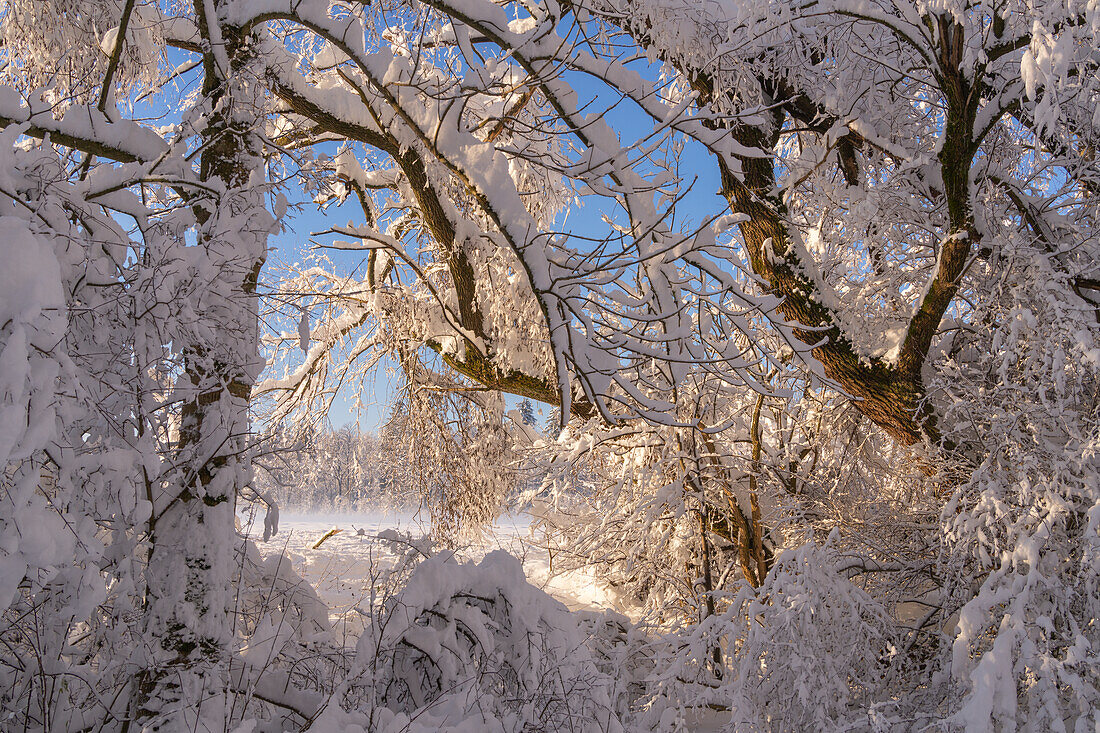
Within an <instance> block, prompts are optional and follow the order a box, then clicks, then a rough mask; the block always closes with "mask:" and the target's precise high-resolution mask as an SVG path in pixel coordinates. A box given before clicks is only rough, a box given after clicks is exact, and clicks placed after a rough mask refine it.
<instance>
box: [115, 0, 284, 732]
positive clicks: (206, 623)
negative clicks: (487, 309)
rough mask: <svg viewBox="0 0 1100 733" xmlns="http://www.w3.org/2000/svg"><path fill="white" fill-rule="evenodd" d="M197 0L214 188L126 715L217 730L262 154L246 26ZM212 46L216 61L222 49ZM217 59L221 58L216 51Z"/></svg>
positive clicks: (196, 266) (251, 373) (262, 252)
mask: <svg viewBox="0 0 1100 733" xmlns="http://www.w3.org/2000/svg"><path fill="white" fill-rule="evenodd" d="M218 5H219V2H218V0H215V1H214V2H213V3H212V4H210V3H201V2H199V3H196V11H197V16H198V19H199V26H200V32H201V34H202V36H203V38H204V39H206V41H207V45H206V47H207V48H217V49H218V50H219V51H221V50H224V56H222V55H221V54H220V53H218V54H215V53H213V52H210V53H207V54H206V56H205V59H204V71H205V82H204V90H203V91H204V92H205V95H206V99H207V100H208V104H209V105H210V113H209V115H208V120H209V123H208V126H207V127H206V129H205V130H204V131H203V133H202V135H203V139H204V149H203V154H202V158H201V162H200V172H201V176H202V179H203V180H204V181H207V182H209V183H210V184H211V187H212V188H213V189H215V190H219V191H220V192H221V193H220V195H218V197H217V199H216V200H213V201H210V200H207V201H203V202H196V206H195V213H196V219H197V221H198V224H199V234H198V242H197V243H196V245H195V246H194V247H193V248H190V247H189V248H187V250H186V251H188V252H189V253H190V257H191V259H189V260H188V262H189V264H190V265H191V268H190V272H191V274H192V275H193V277H194V278H195V280H196V283H197V284H196V287H195V291H194V294H193V300H192V302H191V303H190V304H189V305H190V306H191V307H192V308H193V309H194V313H195V317H196V321H197V322H196V323H195V327H194V328H193V330H192V331H191V333H190V334H189V336H190V337H191V339H192V340H191V342H190V343H188V344H186V345H185V347H184V354H185V359H186V362H185V367H184V369H185V372H184V375H183V377H182V378H181V381H180V383H179V384H178V385H177V389H179V391H180V392H181V393H183V394H184V395H185V397H184V401H183V403H182V407H181V415H180V433H179V443H178V465H179V466H180V467H181V469H180V471H179V473H178V474H177V476H178V478H177V480H176V481H174V482H172V483H171V484H170V485H169V487H168V489H167V491H168V495H166V496H164V497H162V499H161V501H160V502H158V506H157V509H158V511H157V513H155V514H154V519H153V520H152V521H151V547H152V549H151V554H150V557H149V564H148V569H147V575H148V585H147V600H146V603H147V608H146V613H147V618H146V631H147V638H149V639H150V640H153V639H155V640H156V641H155V643H153V648H152V649H151V650H150V659H149V660H148V663H147V666H146V670H145V672H144V673H143V674H142V675H141V678H140V679H139V684H138V700H137V706H136V711H137V718H138V722H139V723H140V724H141V725H142V726H143V728H145V729H148V730H172V731H175V730H181V731H182V730H188V731H196V730H198V731H203V730H212V731H213V730H217V731H222V730H223V728H224V726H225V721H226V715H227V713H228V706H227V702H228V701H227V697H226V689H227V680H228V677H227V675H228V662H229V652H230V644H231V641H232V628H233V624H232V622H231V617H230V613H231V608H232V603H233V596H232V593H231V592H230V580H231V577H232V546H233V541H234V521H233V516H234V501H235V498H236V495H237V491H238V489H239V488H240V487H241V485H242V484H243V483H244V482H246V481H248V480H249V478H250V468H249V463H248V456H247V449H248V436H249V427H250V426H249V414H248V407H249V397H250V394H251V390H252V385H253V384H254V382H255V379H256V377H257V376H258V375H259V371H260V369H261V368H262V360H261V359H260V357H259V353H258V307H257V294H256V286H257V281H258V278H259V273H260V269H261V267H262V266H263V262H264V258H265V256H266V247H267V244H266V240H267V235H268V233H269V232H270V231H271V229H272V219H271V217H270V215H269V214H267V212H266V211H265V210H264V208H263V198H262V194H261V193H259V192H258V191H256V190H250V189H249V186H250V184H252V183H253V181H252V180H251V179H252V174H253V172H254V171H256V170H258V169H259V167H260V166H261V165H262V164H261V157H260V155H261V150H260V143H259V138H258V136H257V129H258V126H259V125H260V124H261V123H262V120H263V117H262V112H261V110H262V102H261V100H259V99H258V98H255V97H254V96H253V95H254V94H255V93H256V91H257V90H258V84H257V83H256V81H257V80H255V79H251V80H249V82H244V81H242V79H241V78H240V77H242V76H246V75H247V67H248V65H249V62H250V53H249V49H248V44H247V39H246V38H244V37H242V36H241V35H240V34H239V33H237V32H236V31H235V30H234V29H232V28H226V27H221V28H219V27H218V26H217V21H216V19H215V18H210V17H207V15H206V12H205V9H206V8H210V7H212V8H214V9H215V11H216V9H217V7H218ZM219 58H220V59H221V62H219ZM225 59H228V61H229V68H225V66H224V60H225Z"/></svg>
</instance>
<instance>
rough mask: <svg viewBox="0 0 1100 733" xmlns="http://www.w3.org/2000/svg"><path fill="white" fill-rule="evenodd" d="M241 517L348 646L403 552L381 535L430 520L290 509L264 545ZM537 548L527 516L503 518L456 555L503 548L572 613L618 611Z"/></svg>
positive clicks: (408, 530)
mask: <svg viewBox="0 0 1100 733" xmlns="http://www.w3.org/2000/svg"><path fill="white" fill-rule="evenodd" d="M240 519H241V523H242V528H243V529H245V530H246V532H247V533H248V535H249V536H250V537H252V538H253V539H254V540H256V546H257V547H258V548H259V550H260V554H261V555H263V557H264V558H265V559H266V558H268V557H270V556H272V555H278V554H279V553H285V554H286V556H287V557H288V558H290V561H291V562H292V563H293V566H294V571H295V572H296V573H298V575H300V576H301V577H302V578H303V579H305V580H306V581H308V582H309V583H310V584H312V585H313V587H314V588H315V589H316V590H317V594H318V595H319V596H320V597H321V600H322V601H324V602H325V603H326V604H327V605H328V607H329V609H330V614H331V617H330V620H331V621H332V624H333V629H334V630H335V631H336V632H337V634H338V635H343V637H344V639H345V643H348V644H353V643H354V641H355V638H357V637H358V635H359V633H360V632H361V630H362V623H361V621H360V619H361V616H360V614H359V613H358V612H357V611H356V608H357V607H364V606H365V605H368V604H369V603H370V598H371V593H372V591H376V592H377V590H378V585H379V576H380V575H382V574H383V573H384V571H386V570H389V569H392V568H393V567H394V565H395V563H396V562H397V560H398V553H399V552H400V550H401V546H400V544H397V545H395V543H394V542H392V541H388V540H386V539H384V538H379V534H383V533H385V535H389V536H392V534H391V533H392V532H393V531H396V532H399V533H402V534H408V535H410V536H411V537H413V538H419V537H421V536H423V535H424V534H425V533H426V532H427V518H426V517H423V516H419V515H416V514H382V513H362V512H348V513H339V514H313V513H295V512H285V513H283V514H282V515H281V516H280V519H279V531H278V533H277V534H276V535H275V536H274V537H272V538H271V539H270V540H268V541H267V542H264V541H263V540H262V536H263V516H262V514H261V515H260V516H258V517H252V518H251V520H250V518H249V516H248V515H242V516H241V518H240ZM334 528H335V529H339V530H340V532H338V533H336V534H334V535H332V536H330V537H329V538H328V539H326V540H325V541H324V542H323V543H322V544H321V546H320V547H318V548H316V549H314V547H313V546H314V545H315V544H316V543H317V541H318V540H320V539H321V538H322V537H324V536H325V534H326V533H327V532H329V531H330V530H332V529H334ZM538 545H539V542H538V537H537V534H536V533H532V531H531V525H530V517H529V516H527V515H504V516H502V517H500V518H499V519H498V520H497V522H496V523H495V524H494V525H493V526H492V527H491V528H489V529H488V530H487V531H486V532H485V533H484V536H483V537H482V539H481V540H480V541H478V542H476V543H473V544H471V545H469V546H466V547H463V548H460V549H459V550H458V551H457V553H456V554H457V555H459V556H460V557H462V558H468V559H470V560H475V561H476V560H480V559H481V558H482V557H484V556H485V554H486V553H488V552H490V551H492V550H497V549H502V550H505V551H507V552H509V553H510V554H512V555H514V556H516V557H518V558H520V560H521V561H522V562H523V567H524V572H525V573H526V575H527V579H528V581H529V582H531V583H532V584H534V585H535V586H537V587H539V588H542V589H543V590H545V591H546V592H547V593H549V594H551V595H552V596H554V597H555V598H557V599H558V600H560V601H561V602H562V603H564V604H565V605H566V606H568V607H569V608H570V609H573V610H576V609H579V608H588V609H613V610H620V609H618V608H616V607H615V604H614V602H613V601H612V597H611V595H610V594H608V593H607V592H606V591H605V590H603V589H602V588H601V587H600V586H599V584H598V583H597V582H596V581H595V579H594V578H592V577H591V576H589V575H586V574H582V573H577V572H572V573H568V574H560V573H559V574H551V572H550V559H549V555H548V553H547V551H546V550H545V549H544V548H540V547H539V546H538Z"/></svg>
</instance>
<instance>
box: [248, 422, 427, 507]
mask: <svg viewBox="0 0 1100 733" xmlns="http://www.w3.org/2000/svg"><path fill="white" fill-rule="evenodd" d="M269 448H270V452H268V453H267V455H268V459H267V460H264V461H263V462H262V463H263V468H262V469H261V470H257V472H256V477H255V479H254V484H255V488H256V489H257V490H258V491H260V492H261V493H263V494H264V495H265V496H267V497H268V498H269V499H271V500H272V501H274V502H275V503H276V504H277V505H278V506H279V507H280V508H281V509H283V510H286V509H296V510H302V511H379V510H403V509H411V508H414V507H415V506H417V504H418V502H419V499H418V497H417V496H416V495H415V494H414V492H413V489H412V484H411V482H410V481H409V478H408V462H407V459H406V457H405V452H404V451H402V450H400V449H399V446H397V445H396V444H395V443H394V442H392V441H388V440H386V435H385V433H383V435H377V434H375V433H371V432H361V431H360V430H359V429H358V427H357V426H355V425H346V426H344V427H342V428H339V429H330V428H318V429H316V430H314V431H312V432H307V433H306V434H305V435H304V436H300V437H296V438H293V439H292V438H290V437H285V436H280V435H277V436H276V437H275V438H273V439H272V445H271V446H269Z"/></svg>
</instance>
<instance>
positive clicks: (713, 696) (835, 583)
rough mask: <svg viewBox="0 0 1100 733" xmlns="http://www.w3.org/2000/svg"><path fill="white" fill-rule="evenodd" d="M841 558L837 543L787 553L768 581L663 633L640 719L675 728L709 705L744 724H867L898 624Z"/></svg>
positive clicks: (808, 727)
mask: <svg viewBox="0 0 1100 733" xmlns="http://www.w3.org/2000/svg"><path fill="white" fill-rule="evenodd" d="M837 560H838V558H837V555H836V553H835V551H834V550H833V549H832V547H831V546H830V543H826V544H825V545H824V546H821V545H817V544H814V543H806V544H804V545H802V546H801V547H799V548H797V549H791V550H785V551H783V552H782V553H780V554H779V556H778V557H777V558H776V562H775V565H774V566H773V567H772V569H771V571H770V572H769V574H768V576H767V578H766V580H765V582H764V584H763V585H761V586H760V587H758V588H753V587H751V586H749V585H748V584H742V586H741V589H740V591H738V592H737V593H734V594H728V595H725V596H724V597H723V598H722V603H723V606H724V607H723V610H722V611H721V612H720V613H717V614H715V615H713V616H710V617H709V618H707V619H705V620H704V621H703V622H701V623H698V624H686V625H684V626H682V627H681V628H680V629H678V630H670V631H669V632H667V633H666V634H664V635H663V636H661V637H659V638H655V639H654V640H653V643H652V644H651V651H650V653H651V654H653V655H654V661H653V672H652V674H651V675H650V676H649V678H648V680H647V681H648V685H649V689H648V700H647V703H646V705H645V706H644V707H643V708H641V709H640V710H639V713H638V715H637V718H636V722H637V723H638V725H640V726H643V727H644V728H645V729H653V730H667V729H668V728H669V726H673V725H676V724H677V722H678V721H679V723H680V724H683V721H684V719H685V718H684V716H685V714H686V713H687V712H688V711H690V710H692V709H694V710H702V709H708V708H709V709H717V710H721V711H723V712H722V714H721V716H720V717H721V718H722V719H723V721H724V722H725V723H727V724H728V725H729V726H731V727H732V728H736V729H737V730H747V731H754V730H762V731H788V730H790V731H826V730H837V729H844V728H846V727H851V726H853V725H855V726H856V727H858V726H859V725H860V724H861V723H862V724H865V723H866V714H865V713H864V712H861V707H860V706H861V705H866V704H868V702H869V701H871V700H873V699H875V698H874V697H873V695H874V693H875V692H877V691H878V690H879V689H880V687H881V685H882V682H883V680H884V676H885V675H884V673H885V671H886V668H887V665H886V661H887V657H888V655H889V653H890V649H891V647H890V642H891V637H890V633H891V632H890V629H891V620H890V618H889V616H888V614H887V613H886V611H885V609H883V607H882V605H881V604H880V603H879V602H878V601H876V600H875V599H874V598H872V597H871V596H870V595H869V594H867V593H866V592H864V591H863V590H862V589H860V588H859V587H857V586H856V585H854V584H853V583H852V582H850V581H849V580H847V579H846V578H845V577H844V576H843V575H842V574H840V573H838V572H837V570H836V567H837ZM716 655H717V656H718V658H719V659H720V660H721V664H715V656H716Z"/></svg>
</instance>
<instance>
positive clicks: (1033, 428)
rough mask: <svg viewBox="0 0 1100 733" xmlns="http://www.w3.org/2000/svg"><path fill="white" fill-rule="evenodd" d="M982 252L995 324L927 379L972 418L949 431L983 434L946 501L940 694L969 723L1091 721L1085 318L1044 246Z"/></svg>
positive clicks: (1096, 557)
mask: <svg viewBox="0 0 1100 733" xmlns="http://www.w3.org/2000/svg"><path fill="white" fill-rule="evenodd" d="M1067 257H1068V255H1067ZM994 264H995V265H996V267H991V268H990V272H989V278H990V281H991V286H990V289H991V291H992V292H991V296H992V297H990V298H989V300H988V301H987V302H986V304H985V307H984V308H983V309H982V312H980V313H979V314H978V316H979V317H980V318H981V319H982V320H984V321H988V322H991V323H998V324H999V326H998V328H996V329H993V330H991V331H990V332H989V333H988V335H980V336H979V335H969V334H965V333H960V334H959V336H958V337H957V339H956V340H955V342H954V343H953V344H951V347H952V349H951V358H950V359H949V360H948V361H947V363H946V365H945V366H944V374H943V378H942V381H941V383H940V384H941V388H942V389H943V390H944V391H945V392H946V393H948V394H951V395H953V396H954V397H955V399H954V400H953V401H952V403H951V407H950V409H949V415H950V416H951V417H952V418H954V419H955V421H956V424H958V425H960V426H964V427H965V428H966V430H967V431H973V432H970V433H969V434H968V433H967V432H964V429H963V428H962V427H960V429H959V430H958V436H959V438H960V439H965V440H967V441H970V442H971V444H973V443H974V442H975V441H976V439H980V440H981V442H982V443H983V444H984V448H985V453H984V456H983V457H982V458H981V460H980V463H979V465H978V466H977V468H976V470H974V471H973V474H972V476H971V477H970V479H969V480H968V481H965V482H962V483H961V484H960V485H959V486H958V487H957V488H956V489H955V491H954V494H953V496H951V498H950V501H949V502H948V503H947V504H946V506H945V509H944V512H943V525H944V539H945V554H944V559H943V563H942V564H943V569H942V572H943V574H944V576H945V578H946V580H947V582H946V597H945V600H944V606H945V611H946V612H948V613H952V614H953V616H952V617H951V618H950V619H949V620H948V624H947V631H948V632H949V633H950V635H951V637H950V638H948V639H946V640H945V643H944V644H943V649H942V652H941V654H942V664H943V666H944V667H948V668H949V669H950V671H951V677H952V687H951V688H950V689H949V690H947V691H943V690H941V691H940V694H941V695H942V696H943V697H942V698H941V702H940V704H944V703H945V707H944V708H943V711H942V712H943V714H944V717H946V718H947V720H948V725H950V726H956V727H958V728H960V729H966V730H970V731H994V730H1010V729H1016V730H1029V731H1032V730H1034V731H1039V730H1071V731H1073V730H1076V731H1082V730H1090V731H1091V730H1093V729H1094V728H1095V727H1096V726H1097V725H1100V717H1098V716H1100V712H1098V711H1100V672H1098V670H1100V627H1098V625H1097V624H1098V622H1097V619H1098V618H1100V417H1098V416H1100V402H1098V394H1100V340H1098V338H1097V324H1096V321H1095V316H1094V313H1093V312H1090V311H1089V310H1087V309H1083V308H1082V307H1081V305H1080V301H1079V300H1078V299H1077V298H1076V297H1075V295H1074V294H1073V293H1072V292H1071V291H1070V288H1069V287H1067V285H1066V282H1065V274H1064V272H1060V271H1059V268H1058V266H1057V264H1056V263H1055V262H1052V260H1051V258H1049V257H1048V256H1047V255H1046V254H1045V253H1042V252H1039V251H1037V250H1035V249H1033V248H1031V247H1027V246H1020V245H1019V244H1017V243H1005V244H1004V245H1002V250H1001V252H1000V258H999V260H998V261H997V262H995V263H994ZM1062 266H1063V267H1065V266H1066V263H1062ZM1068 266H1069V267H1071V268H1072V267H1074V264H1073V263H1072V262H1070V263H1069V264H1068ZM1078 266H1080V265H1078ZM1085 266H1090V265H1088V264H1087V263H1086V264H1085ZM963 393H965V394H966V395H968V396H969V400H968V401H964V400H963V399H962V396H963ZM954 614H957V615H954ZM956 619H957V623H955V620H956ZM918 704H920V705H922V706H923V707H927V706H928V702H927V701H922V702H920V703H918Z"/></svg>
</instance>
